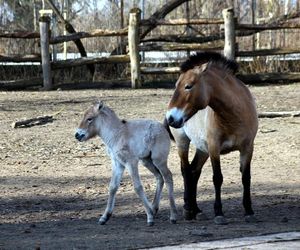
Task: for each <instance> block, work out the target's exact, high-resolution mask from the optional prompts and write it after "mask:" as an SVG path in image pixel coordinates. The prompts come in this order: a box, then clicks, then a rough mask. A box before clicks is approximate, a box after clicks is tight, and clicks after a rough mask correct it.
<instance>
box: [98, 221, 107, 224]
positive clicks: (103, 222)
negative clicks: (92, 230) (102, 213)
mask: <svg viewBox="0 0 300 250" xmlns="http://www.w3.org/2000/svg"><path fill="white" fill-rule="evenodd" d="M105 223H106V221H105V220H99V221H98V224H99V225H105Z"/></svg>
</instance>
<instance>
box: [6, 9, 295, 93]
mask: <svg viewBox="0 0 300 250" xmlns="http://www.w3.org/2000/svg"><path fill="white" fill-rule="evenodd" d="M291 16H292V17H293V18H295V17H300V13H295V14H292V15H291ZM41 20H42V21H41V23H40V25H41V26H43V23H49V22H50V19H49V18H48V19H47V18H46V19H41ZM282 21H284V18H282ZM152 25H160V26H173V25H220V28H221V29H220V32H219V33H218V34H211V35H207V36H201V35H195V36H178V35H161V36H157V37H145V38H143V39H140V34H141V30H142V29H143V27H147V26H152ZM44 26H45V25H44ZM48 26H49V25H48ZM48 26H47V25H46V26H45V27H46V29H48V30H46V29H45V28H43V29H41V30H40V32H30V31H15V32H10V31H3V30H2V31H0V38H13V39H15V38H17V39H38V40H40V43H41V48H42V49H41V54H34V55H0V62H1V63H4V62H12V63H24V62H31V63H41V64H42V65H43V67H44V68H43V76H44V88H45V89H51V82H52V79H51V77H52V76H51V70H57V69H63V68H70V67H77V66H82V65H94V64H101V63H102V64H105V63H130V72H131V82H132V87H133V88H138V87H140V86H141V79H142V78H141V74H147V75H149V74H178V73H179V67H160V68H152V67H145V66H141V62H140V52H154V51H157V52H165V51H170V52H171V51H197V50H214V51H222V50H223V51H224V55H225V56H227V57H228V58H232V59H234V58H235V57H240V58H243V57H251V58H252V57H259V56H275V55H277V56H278V55H292V54H300V49H289V48H276V49H257V50H254V51H239V50H238V45H237V44H236V42H235V39H236V37H237V36H249V35H253V34H255V33H258V32H262V31H270V30H279V29H300V25H299V24H297V23H283V22H277V23H274V22H273V23H272V22H270V24H258V25H250V24H239V23H238V22H237V19H236V18H235V17H234V13H233V10H232V9H226V10H224V11H223V18H221V19H208V18H202V19H190V20H188V19H173V20H165V19H146V20H141V12H140V11H139V10H138V9H134V10H133V11H132V12H130V16H129V26H128V27H126V28H123V29H118V30H108V29H95V30H92V31H89V32H74V33H72V34H68V35H61V36H55V37H53V36H51V35H50V36H49V38H48V40H47V39H46V42H45V38H44V36H45V35H46V34H47V35H49V34H51V32H50V30H49V27H48ZM47 27H48V28H47ZM107 36H118V37H124V36H126V37H127V40H128V48H127V49H128V54H127V55H111V56H108V57H99V56H97V57H92V58H91V57H82V58H78V59H68V60H61V61H51V59H50V54H49V51H50V49H49V45H50V44H60V43H65V42H70V41H78V40H80V39H82V38H91V37H107ZM209 42H213V43H211V44H209ZM45 43H47V44H45ZM47 51H48V53H47ZM279 60H281V59H279ZM177 63H178V60H177ZM45 65H49V66H47V67H48V69H47V67H45ZM47 70H48V71H49V72H48V73H47ZM46 78H48V79H46ZM239 78H240V79H243V80H244V81H245V82H246V83H254V82H256V83H265V82H285V81H300V75H299V74H298V73H257V74H253V75H252V74H249V75H239ZM38 80H41V78H35V79H34V81H33V82H34V83H36V82H37V81H38ZM22 82H23V83H26V84H28V86H31V85H30V83H28V81H27V80H23V81H22V80H18V82H16V84H15V86H20V85H21V84H22ZM8 84H12V82H11V81H1V82H0V87H1V86H2V87H3V86H7V85H8Z"/></svg>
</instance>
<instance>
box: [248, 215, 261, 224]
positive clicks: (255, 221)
mask: <svg viewBox="0 0 300 250" xmlns="http://www.w3.org/2000/svg"><path fill="white" fill-rule="evenodd" d="M245 221H246V222H248V223H257V222H258V219H256V217H255V216H254V215H253V214H251V215H245Z"/></svg>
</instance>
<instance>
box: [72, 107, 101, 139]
mask: <svg viewBox="0 0 300 250" xmlns="http://www.w3.org/2000/svg"><path fill="white" fill-rule="evenodd" d="M104 108H105V106H104V104H103V102H102V101H98V102H97V103H95V104H94V105H93V106H91V107H90V108H89V109H88V110H87V111H85V113H84V116H83V119H82V121H81V122H80V124H79V127H78V128H77V130H76V133H75V138H76V139H77V140H78V141H87V140H88V139H90V138H93V137H95V136H96V135H97V134H98V132H99V120H100V119H101V113H102V112H103V110H104Z"/></svg>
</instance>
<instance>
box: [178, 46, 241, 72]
mask: <svg viewBox="0 0 300 250" xmlns="http://www.w3.org/2000/svg"><path fill="white" fill-rule="evenodd" d="M204 63H212V64H217V65H220V66H221V67H223V68H224V69H225V70H227V71H229V72H230V73H232V74H235V73H236V72H237V70H238V67H239V66H238V64H237V62H236V61H234V60H230V59H227V58H226V57H224V56H223V55H221V54H220V53H217V52H209V51H201V52H197V53H196V54H194V55H191V56H190V57H189V58H188V59H187V60H186V61H185V62H184V63H182V64H181V66H180V71H181V73H184V72H187V71H188V70H190V69H193V68H194V67H196V66H199V65H201V64H204Z"/></svg>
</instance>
